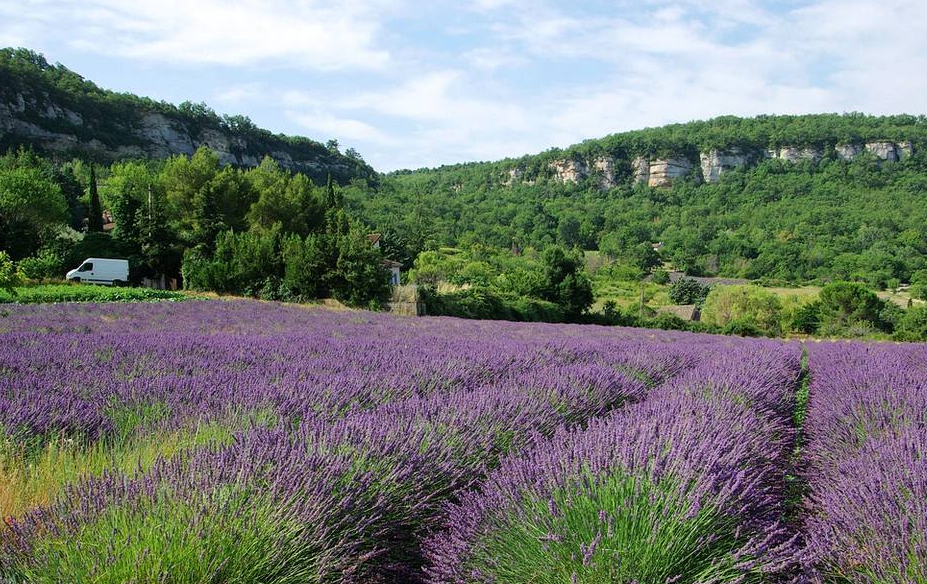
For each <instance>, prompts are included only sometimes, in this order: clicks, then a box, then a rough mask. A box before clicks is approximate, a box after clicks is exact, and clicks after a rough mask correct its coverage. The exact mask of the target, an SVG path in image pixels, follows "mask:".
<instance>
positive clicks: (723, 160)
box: [699, 148, 750, 183]
mask: <svg viewBox="0 0 927 584" xmlns="http://www.w3.org/2000/svg"><path fill="white" fill-rule="evenodd" d="M699 162H700V164H701V167H702V177H703V178H704V179H705V182H708V183H714V182H718V181H719V180H721V175H722V174H723V173H724V172H725V171H728V170H731V169H733V168H738V167H741V166H746V165H747V164H749V163H750V156H748V155H746V154H744V153H743V152H741V151H740V149H738V148H732V149H730V150H727V151H723V150H718V149H717V148H712V149H711V150H709V151H708V152H702V153H701V154H699Z"/></svg>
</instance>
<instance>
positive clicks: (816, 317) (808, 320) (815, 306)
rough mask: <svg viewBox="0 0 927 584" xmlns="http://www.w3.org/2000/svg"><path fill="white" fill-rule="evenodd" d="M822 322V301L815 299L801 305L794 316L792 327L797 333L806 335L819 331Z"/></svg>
mask: <svg viewBox="0 0 927 584" xmlns="http://www.w3.org/2000/svg"><path fill="white" fill-rule="evenodd" d="M820 324H821V302H820V301H819V300H815V301H813V302H809V303H808V304H805V305H803V306H800V307H799V308H798V309H797V310H796V311H795V315H794V316H793V317H792V322H791V324H790V328H791V329H792V330H793V331H795V332H797V333H804V334H806V335H810V334H814V333H815V332H817V330H818V327H819V326H820Z"/></svg>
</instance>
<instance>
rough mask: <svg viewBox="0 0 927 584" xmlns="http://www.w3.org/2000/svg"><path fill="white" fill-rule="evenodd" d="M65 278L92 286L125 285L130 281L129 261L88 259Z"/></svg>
mask: <svg viewBox="0 0 927 584" xmlns="http://www.w3.org/2000/svg"><path fill="white" fill-rule="evenodd" d="M65 278H66V279H68V280H71V281H72V282H89V283H91V284H109V285H114V284H125V283H126V282H128V281H129V260H114V259H108V258H87V259H85V260H84V262H83V263H82V264H81V265H80V267H79V268H75V269H73V270H71V271H70V272H68V273H67V275H66V276H65Z"/></svg>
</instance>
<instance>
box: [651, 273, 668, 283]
mask: <svg viewBox="0 0 927 584" xmlns="http://www.w3.org/2000/svg"><path fill="white" fill-rule="evenodd" d="M669 280H670V276H669V272H667V271H666V270H656V271H654V273H653V283H654V284H660V285H663V284H667V283H669Z"/></svg>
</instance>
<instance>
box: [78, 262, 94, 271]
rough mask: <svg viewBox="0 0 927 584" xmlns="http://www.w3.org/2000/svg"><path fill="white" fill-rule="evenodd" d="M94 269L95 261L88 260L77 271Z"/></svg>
mask: <svg viewBox="0 0 927 584" xmlns="http://www.w3.org/2000/svg"><path fill="white" fill-rule="evenodd" d="M92 269H93V262H87V263H85V264H84V265H82V266H81V267H80V268H78V270H77V271H78V272H89V271H90V270H92Z"/></svg>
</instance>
